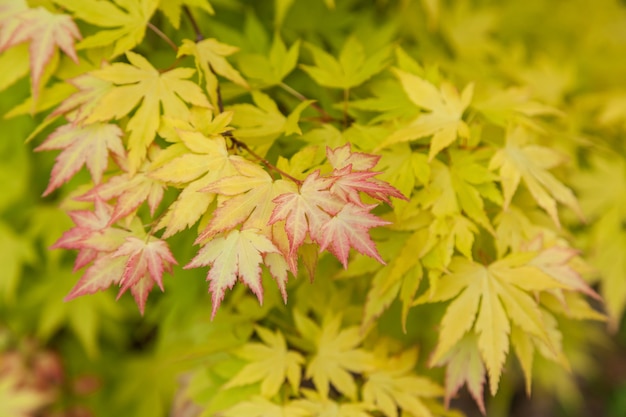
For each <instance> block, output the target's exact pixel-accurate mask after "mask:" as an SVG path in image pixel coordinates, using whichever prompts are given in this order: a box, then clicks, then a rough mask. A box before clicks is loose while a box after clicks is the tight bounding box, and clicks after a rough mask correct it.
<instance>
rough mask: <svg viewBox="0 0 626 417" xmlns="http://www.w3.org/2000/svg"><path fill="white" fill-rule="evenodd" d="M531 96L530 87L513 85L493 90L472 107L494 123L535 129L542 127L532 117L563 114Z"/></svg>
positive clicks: (540, 129)
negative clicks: (500, 89)
mask: <svg viewBox="0 0 626 417" xmlns="http://www.w3.org/2000/svg"><path fill="white" fill-rule="evenodd" d="M531 98H532V95H531V91H530V89H528V88H519V87H513V88H508V89H506V90H502V91H497V92H493V93H492V94H490V95H489V96H488V98H486V99H483V100H478V101H477V102H476V104H475V106H474V107H476V109H477V110H478V111H480V112H481V113H482V114H483V115H484V116H485V117H487V118H488V119H489V121H490V122H492V123H494V124H497V125H500V126H502V127H507V126H509V125H510V124H511V123H514V124H520V125H524V126H528V127H529V128H532V129H534V130H537V131H542V130H544V129H543V128H542V127H541V126H540V125H539V124H538V123H537V121H535V120H533V118H534V117H537V116H562V115H563V113H562V112H560V111H559V110H558V109H556V108H554V107H550V106H548V105H545V104H542V103H540V102H537V101H534V100H532V99H531Z"/></svg>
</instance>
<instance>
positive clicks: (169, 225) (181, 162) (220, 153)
mask: <svg viewBox="0 0 626 417" xmlns="http://www.w3.org/2000/svg"><path fill="white" fill-rule="evenodd" d="M178 133H179V136H180V139H181V141H182V143H183V144H184V145H185V149H186V151H185V152H183V153H182V154H179V155H175V157H174V158H173V159H172V160H171V161H169V162H166V163H164V164H162V165H161V166H160V167H158V168H157V169H155V170H153V171H152V172H151V173H150V176H151V177H153V178H156V179H160V180H161V181H166V182H170V183H182V184H186V186H185V187H184V189H183V191H182V192H181V193H180V194H179V196H178V198H177V199H176V201H174V203H173V204H172V205H170V207H169V209H168V211H167V212H166V213H165V215H164V216H163V217H162V218H161V220H160V221H159V224H158V226H157V228H159V229H161V228H164V227H165V233H164V234H163V237H169V236H172V235H173V234H175V233H178V232H179V231H181V230H183V229H185V228H186V227H189V226H191V225H192V224H194V223H196V222H197V221H198V219H200V217H201V216H202V215H203V214H204V213H205V212H206V211H207V210H208V208H209V205H210V204H211V203H212V202H213V200H214V199H215V193H210V192H201V191H200V190H204V189H205V188H206V187H209V186H210V185H212V184H214V183H215V182H217V181H218V180H220V178H223V177H228V176H231V175H235V174H237V170H236V168H235V164H237V163H238V162H241V161H243V160H242V159H241V157H239V156H236V155H230V154H229V153H228V149H227V148H226V142H225V140H224V138H223V137H217V138H214V139H210V138H207V137H206V136H204V135H203V134H201V133H199V132H191V131H183V130H180V131H179V132H178ZM190 148H193V150H194V151H193V152H192V149H190Z"/></svg>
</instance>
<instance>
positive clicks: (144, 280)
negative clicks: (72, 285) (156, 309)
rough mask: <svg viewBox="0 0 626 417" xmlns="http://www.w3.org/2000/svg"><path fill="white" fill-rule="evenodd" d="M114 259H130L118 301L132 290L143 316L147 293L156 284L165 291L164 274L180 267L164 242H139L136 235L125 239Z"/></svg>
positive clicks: (121, 282) (140, 240)
mask: <svg viewBox="0 0 626 417" xmlns="http://www.w3.org/2000/svg"><path fill="white" fill-rule="evenodd" d="M111 256H112V257H113V258H117V257H123V256H127V257H128V260H127V261H126V263H125V265H124V273H123V274H122V276H121V278H120V280H119V282H120V285H121V288H120V292H119V294H118V298H119V297H120V296H121V295H122V294H124V292H125V291H126V290H128V289H129V288H130V291H131V292H132V294H133V296H134V297H135V300H136V301H137V305H138V306H139V310H140V311H141V314H143V312H144V308H145V305H146V299H147V298H148V293H149V292H150V290H151V289H152V286H153V285H154V283H156V284H157V285H158V286H159V288H160V289H161V291H163V271H167V272H169V273H171V272H172V265H177V262H176V259H174V256H173V255H172V253H171V252H170V249H169V247H168V245H167V243H165V241H163V240H160V239H156V238H151V237H148V238H145V239H139V238H137V237H135V236H132V237H128V238H126V242H124V244H123V245H122V246H120V247H119V248H118V249H117V250H116V251H115V252H113V254H111Z"/></svg>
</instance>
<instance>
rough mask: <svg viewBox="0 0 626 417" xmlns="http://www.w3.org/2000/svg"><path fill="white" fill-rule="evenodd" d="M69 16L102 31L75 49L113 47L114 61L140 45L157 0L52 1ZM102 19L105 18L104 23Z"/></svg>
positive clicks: (112, 55)
mask: <svg viewBox="0 0 626 417" xmlns="http://www.w3.org/2000/svg"><path fill="white" fill-rule="evenodd" d="M53 1H54V2H55V3H57V4H59V5H60V6H62V7H63V8H65V9H67V10H69V11H71V12H72V14H73V16H74V17H75V18H77V19H80V20H84V21H85V22H87V23H89V24H92V25H95V26H99V27H103V28H110V29H108V30H100V31H98V32H96V33H95V34H94V35H91V36H88V37H87V38H85V39H83V41H82V42H80V43H79V44H78V45H77V48H78V49H87V48H96V47H105V46H110V45H112V46H113V52H112V54H111V57H116V56H118V55H120V54H123V53H124V52H126V51H129V50H131V49H133V48H134V47H135V46H136V45H138V44H139V43H141V41H142V40H143V37H144V35H145V32H146V27H147V24H148V22H149V21H150V19H151V18H152V14H153V13H154V11H155V10H156V7H157V4H158V2H159V0H137V1H122V0H116V1H115V2H108V1H98V0H81V1H74V0H53ZM103 16H106V18H105V19H103Z"/></svg>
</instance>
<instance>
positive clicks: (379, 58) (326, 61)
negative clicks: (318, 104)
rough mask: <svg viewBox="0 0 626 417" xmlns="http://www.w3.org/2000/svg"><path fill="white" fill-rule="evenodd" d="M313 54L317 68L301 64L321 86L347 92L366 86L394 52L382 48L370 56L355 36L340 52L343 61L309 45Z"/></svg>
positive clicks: (349, 39) (350, 38)
mask: <svg viewBox="0 0 626 417" xmlns="http://www.w3.org/2000/svg"><path fill="white" fill-rule="evenodd" d="M307 47H308V49H309V50H310V51H311V52H312V53H313V59H314V61H315V66H312V65H301V68H302V69H303V70H304V71H305V72H306V73H307V74H309V75H310V76H311V77H312V78H313V79H314V80H315V81H316V82H317V83H318V84H320V85H323V86H325V87H331V88H341V89H344V90H347V89H350V88H352V87H356V86H358V85H361V84H363V83H364V82H365V81H367V80H368V79H369V78H371V77H372V76H374V75H375V74H377V73H378V72H380V71H382V70H383V68H385V66H386V65H387V59H388V58H389V55H390V52H391V49H390V48H388V47H387V48H380V49H379V50H378V51H376V52H375V53H373V54H371V55H369V56H366V55H365V51H364V49H363V45H362V44H361V42H359V40H358V39H356V37H354V36H351V37H349V38H348V40H347V41H346V43H345V44H344V45H343V48H342V49H341V52H340V53H339V60H337V59H335V58H334V57H333V56H332V55H330V54H328V53H327V52H325V51H324V50H323V49H321V48H318V47H317V46H315V45H312V44H309V45H307Z"/></svg>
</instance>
